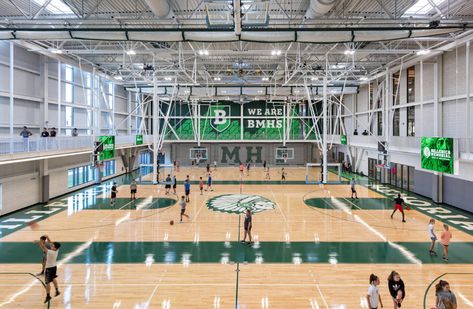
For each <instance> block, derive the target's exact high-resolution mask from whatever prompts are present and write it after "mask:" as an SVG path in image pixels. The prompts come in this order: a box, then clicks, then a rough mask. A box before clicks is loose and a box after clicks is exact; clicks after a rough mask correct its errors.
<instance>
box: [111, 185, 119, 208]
mask: <svg viewBox="0 0 473 309" xmlns="http://www.w3.org/2000/svg"><path fill="white" fill-rule="evenodd" d="M117 192H118V190H117V183H116V182H114V183H113V185H112V192H111V195H110V197H111V202H110V204H111V205H112V206H113V205H115V200H116V198H117Z"/></svg>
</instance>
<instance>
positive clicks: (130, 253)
mask: <svg viewBox="0 0 473 309" xmlns="http://www.w3.org/2000/svg"><path fill="white" fill-rule="evenodd" d="M59 241H60V239H59ZM81 245H84V243H80V242H64V243H62V247H61V250H60V255H59V258H58V260H61V259H63V258H64V257H66V256H68V255H69V254H71V253H72V252H74V253H75V254H77V250H78V248H79V247H80V246H81ZM399 246H401V247H399ZM428 248H429V243H428V242H398V243H394V245H393V243H388V242H319V243H315V242H290V243H286V242H261V243H255V244H254V245H252V246H248V245H246V244H242V243H239V242H231V243H230V245H229V244H228V243H227V244H226V243H225V242H199V243H194V242H94V243H92V244H91V245H90V247H88V248H86V249H84V251H82V252H79V253H78V254H77V255H76V256H75V257H73V258H72V259H71V260H70V261H69V262H68V263H72V264H102V263H105V264H107V263H108V264H110V263H131V264H133V263H137V264H141V263H145V261H146V259H147V257H148V258H149V256H150V255H151V256H152V257H153V259H154V260H155V261H156V263H168V264H180V263H183V260H186V261H190V262H191V263H217V264H219V263H224V262H230V263H231V262H234V263H245V262H247V263H256V262H258V263H286V264H287V263H289V264H291V263H294V264H297V263H319V264H327V263H330V264H337V263H351V264H370V263H371V264H375V263H379V264H413V263H416V262H421V263H423V264H443V263H444V262H443V261H442V258H441V257H440V256H437V257H432V256H431V255H430V254H429V252H428ZM436 249H437V252H438V253H439V255H441V248H440V245H438V247H437V248H436ZM0 250H1V252H2V254H1V255H0V263H4V264H8V263H39V262H40V261H41V251H40V249H39V247H38V246H37V245H35V244H33V243H31V242H3V243H0ZM26 252H28V254H25V253H26ZM35 253H36V254H35ZM449 260H450V263H452V264H473V243H471V242H459V243H451V245H450V255H449Z"/></svg>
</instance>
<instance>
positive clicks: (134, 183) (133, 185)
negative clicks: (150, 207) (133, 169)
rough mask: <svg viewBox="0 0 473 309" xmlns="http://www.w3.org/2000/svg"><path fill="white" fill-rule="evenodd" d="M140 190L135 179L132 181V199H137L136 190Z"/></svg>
mask: <svg viewBox="0 0 473 309" xmlns="http://www.w3.org/2000/svg"><path fill="white" fill-rule="evenodd" d="M137 190H138V185H137V184H136V181H135V180H134V179H133V180H132V181H131V183H130V195H131V199H132V200H136V191H137Z"/></svg>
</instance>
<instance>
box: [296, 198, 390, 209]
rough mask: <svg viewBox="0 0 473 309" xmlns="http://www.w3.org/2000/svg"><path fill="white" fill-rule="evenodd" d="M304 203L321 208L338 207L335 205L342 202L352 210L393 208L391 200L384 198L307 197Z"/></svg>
mask: <svg viewBox="0 0 473 309" xmlns="http://www.w3.org/2000/svg"><path fill="white" fill-rule="evenodd" d="M304 202H305V204H306V205H308V206H311V207H316V208H321V209H338V208H339V207H337V205H339V204H340V202H341V203H343V204H344V205H345V206H346V207H348V208H350V209H352V210H360V209H366V210H373V209H374V210H386V209H391V210H392V209H393V201H392V200H390V199H386V198H359V199H351V198H343V197H340V198H338V197H333V198H309V199H306V200H304Z"/></svg>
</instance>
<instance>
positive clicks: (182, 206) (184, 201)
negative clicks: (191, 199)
mask: <svg viewBox="0 0 473 309" xmlns="http://www.w3.org/2000/svg"><path fill="white" fill-rule="evenodd" d="M187 199H188V198H187ZM186 205H187V203H186V200H185V199H184V195H183V196H181V201H180V202H179V206H181V220H180V221H179V223H182V217H183V216H184V217H186V218H187V219H189V216H188V215H186Z"/></svg>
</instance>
